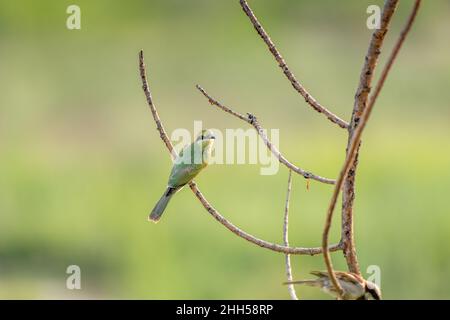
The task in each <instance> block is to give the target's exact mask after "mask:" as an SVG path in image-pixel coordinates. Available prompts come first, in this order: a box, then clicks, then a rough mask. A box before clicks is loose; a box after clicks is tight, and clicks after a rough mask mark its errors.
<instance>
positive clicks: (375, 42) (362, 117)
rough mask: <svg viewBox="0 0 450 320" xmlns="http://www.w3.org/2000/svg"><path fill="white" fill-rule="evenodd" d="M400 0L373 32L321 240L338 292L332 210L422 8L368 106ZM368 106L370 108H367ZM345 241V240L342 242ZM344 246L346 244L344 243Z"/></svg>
mask: <svg viewBox="0 0 450 320" xmlns="http://www.w3.org/2000/svg"><path fill="white" fill-rule="evenodd" d="M397 3H398V0H388V1H387V2H386V4H385V7H384V9H383V23H382V26H381V29H379V30H377V31H376V32H374V34H373V37H372V40H371V44H370V46H369V51H368V54H367V56H366V63H365V65H364V67H363V71H362V73H361V80H360V86H359V88H358V92H357V95H356V102H355V112H354V116H353V121H352V123H353V127H354V130H353V132H352V133H353V134H352V135H351V139H350V142H349V147H348V151H347V157H346V160H345V162H344V165H343V167H342V169H341V172H340V175H339V177H338V180H337V182H336V185H335V189H334V192H333V196H332V198H331V202H330V205H329V208H328V212H327V220H326V223H325V228H324V233H323V241H322V247H323V248H324V258H325V262H326V264H327V269H328V272H329V274H330V278H331V280H332V281H333V284H334V286H335V288H336V289H340V291H339V290H338V292H340V293H341V292H342V291H341V290H342V289H341V288H340V286H339V284H338V282H337V280H336V275H335V273H334V270H333V266H332V263H331V259H330V255H329V253H328V250H327V247H328V234H329V229H330V226H331V221H332V216H333V211H334V208H335V206H336V201H337V197H338V195H339V191H340V188H341V187H342V184H343V182H344V179H345V177H346V176H347V174H348V173H349V171H350V170H351V168H352V166H354V163H355V159H356V157H357V155H358V148H359V145H360V142H361V135H362V133H363V130H364V128H365V127H366V125H367V122H368V120H369V118H370V115H371V112H372V110H373V107H374V105H375V101H376V98H377V97H378V95H379V93H380V91H381V88H382V87H383V83H384V81H385V80H386V77H387V75H388V73H389V70H390V69H391V67H392V64H393V62H394V61H395V58H396V56H397V54H398V52H399V50H400V48H401V46H402V44H403V42H404V40H405V38H406V36H407V34H408V32H409V30H410V29H411V26H412V23H413V22H414V19H415V16H416V15H417V11H418V9H419V6H420V0H416V3H415V5H414V7H413V10H412V13H411V14H410V16H409V19H408V21H407V23H406V26H405V27H404V29H403V31H402V32H401V34H400V37H399V39H398V40H397V43H396V45H395V46H394V49H393V51H392V53H391V55H390V58H389V59H388V62H387V64H386V66H385V67H384V70H383V72H382V75H381V77H380V79H379V81H378V83H377V86H376V89H375V93H374V94H373V96H372V97H371V99H370V101H369V103H368V104H367V97H368V93H369V91H370V83H371V79H372V76H373V70H374V69H375V66H376V63H377V60H378V56H379V53H380V48H381V46H382V44H383V39H384V36H385V34H386V32H387V28H388V25H389V22H390V20H391V19H392V15H393V13H394V11H395V9H396V6H397ZM366 104H367V106H366ZM343 240H344V239H343ZM344 246H345V244H344Z"/></svg>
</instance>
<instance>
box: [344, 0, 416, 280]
mask: <svg viewBox="0 0 450 320" xmlns="http://www.w3.org/2000/svg"><path fill="white" fill-rule="evenodd" d="M420 2H421V1H420V0H416V1H415V4H414V7H413V9H412V11H411V14H410V15H409V18H408V20H407V22H406V24H405V26H404V27H403V29H402V31H401V33H400V36H399V37H398V39H397V41H396V43H395V45H394V47H393V49H392V51H391V54H390V56H389V58H388V60H387V62H386V64H385V66H384V68H383V70H382V72H381V75H380V78H379V80H378V82H377V84H376V86H375V90H374V92H373V93H372V95H371V97H370V99H369V100H368V99H367V96H364V95H361V99H365V100H364V101H363V102H361V101H358V100H357V102H356V104H355V108H360V107H361V106H363V105H364V104H368V105H367V107H363V109H364V108H367V109H368V113H367V114H366V117H367V118H365V119H361V117H360V116H359V115H358V112H356V113H355V115H354V121H352V128H351V129H350V132H351V137H352V136H354V135H355V132H354V130H355V128H356V126H357V125H358V123H360V122H364V123H365V122H366V121H367V119H368V117H369V116H370V113H371V111H372V108H373V105H374V104H375V101H376V99H377V98H378V95H379V94H380V92H381V89H382V88H383V85H384V82H385V81H386V78H387V76H388V74H389V71H390V69H391V67H392V65H393V63H394V61H395V59H396V57H397V55H398V52H399V51H400V48H401V47H402V44H403V42H404V40H405V38H406V36H407V34H408V33H409V31H410V29H411V26H412V24H413V22H414V19H415V17H416V15H417V12H418V10H419V7H420ZM367 100H368V101H367ZM350 141H351V139H349V144H348V149H347V150H349V149H351V146H350ZM357 149H359V146H358V147H357ZM356 153H357V154H356V156H355V160H353V164H352V166H351V168H350V170H349V172H348V174H347V178H346V180H345V182H344V188H343V201H342V242H343V244H344V256H345V258H346V260H347V264H348V265H349V270H350V271H351V272H354V273H359V266H358V260H357V256H356V248H355V241H354V234H353V201H354V195H355V192H354V188H355V187H354V185H355V172H356V167H357V163H358V150H357V151H356Z"/></svg>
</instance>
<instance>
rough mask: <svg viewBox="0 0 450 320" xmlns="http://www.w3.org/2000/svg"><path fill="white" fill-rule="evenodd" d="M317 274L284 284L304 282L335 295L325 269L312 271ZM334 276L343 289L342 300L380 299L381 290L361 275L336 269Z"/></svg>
mask: <svg viewBox="0 0 450 320" xmlns="http://www.w3.org/2000/svg"><path fill="white" fill-rule="evenodd" d="M311 274H312V275H315V276H317V279H313V280H300V281H289V282H285V283H284V284H305V285H307V286H311V287H318V288H321V289H322V291H324V292H326V293H328V294H330V295H332V296H335V297H337V292H336V289H335V288H334V285H333V283H332V282H331V280H330V277H329V276H328V272H326V271H312V272H311ZM335 274H336V278H337V280H338V282H339V284H340V285H341V287H342V290H343V291H344V294H343V296H342V298H343V299H344V300H381V291H380V288H378V286H377V285H376V284H375V283H373V282H370V281H367V280H365V279H364V278H362V277H361V276H359V275H357V274H355V273H351V272H344V271H336V272H335Z"/></svg>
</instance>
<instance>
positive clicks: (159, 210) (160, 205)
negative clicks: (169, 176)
mask: <svg viewBox="0 0 450 320" xmlns="http://www.w3.org/2000/svg"><path fill="white" fill-rule="evenodd" d="M178 190H179V188H173V187H167V189H166V191H165V192H164V194H163V195H162V197H161V199H159V201H158V202H157V203H156V205H155V207H154V208H153V210H152V212H151V213H150V215H149V217H148V220H149V221H153V222H154V223H157V222H158V221H159V219H161V215H162V214H163V212H164V210H165V209H166V207H167V204H168V203H169V201H170V199H171V198H172V196H173V195H174V194H175V193H176V192H177V191H178Z"/></svg>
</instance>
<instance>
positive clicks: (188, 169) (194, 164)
mask: <svg viewBox="0 0 450 320" xmlns="http://www.w3.org/2000/svg"><path fill="white" fill-rule="evenodd" d="M214 139H215V137H214V134H213V132H212V131H211V130H203V131H202V132H201V133H200V134H199V136H198V137H197V139H195V141H194V142H193V143H192V144H191V145H189V146H186V147H184V148H183V150H181V152H180V154H179V155H178V157H177V158H176V159H175V162H174V164H173V167H172V171H171V173H170V176H169V182H168V183H167V189H166V191H165V192H164V194H163V195H162V197H161V199H160V200H159V201H158V202H157V203H156V205H155V207H154V208H153V210H152V212H151V213H150V216H149V220H150V221H153V222H155V223H156V222H158V221H159V219H160V218H161V215H162V214H163V212H164V209H165V208H166V206H167V204H168V203H169V200H170V199H171V198H172V196H173V195H174V194H175V193H177V192H178V191H180V190H181V189H182V188H183V187H184V186H185V185H186V184H188V183H189V182H191V181H192V180H193V179H194V178H195V177H196V176H197V175H198V174H199V173H200V171H202V170H203V169H204V168H205V167H206V166H207V165H208V162H209V160H210V157H211V150H212V146H213V143H214Z"/></svg>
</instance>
